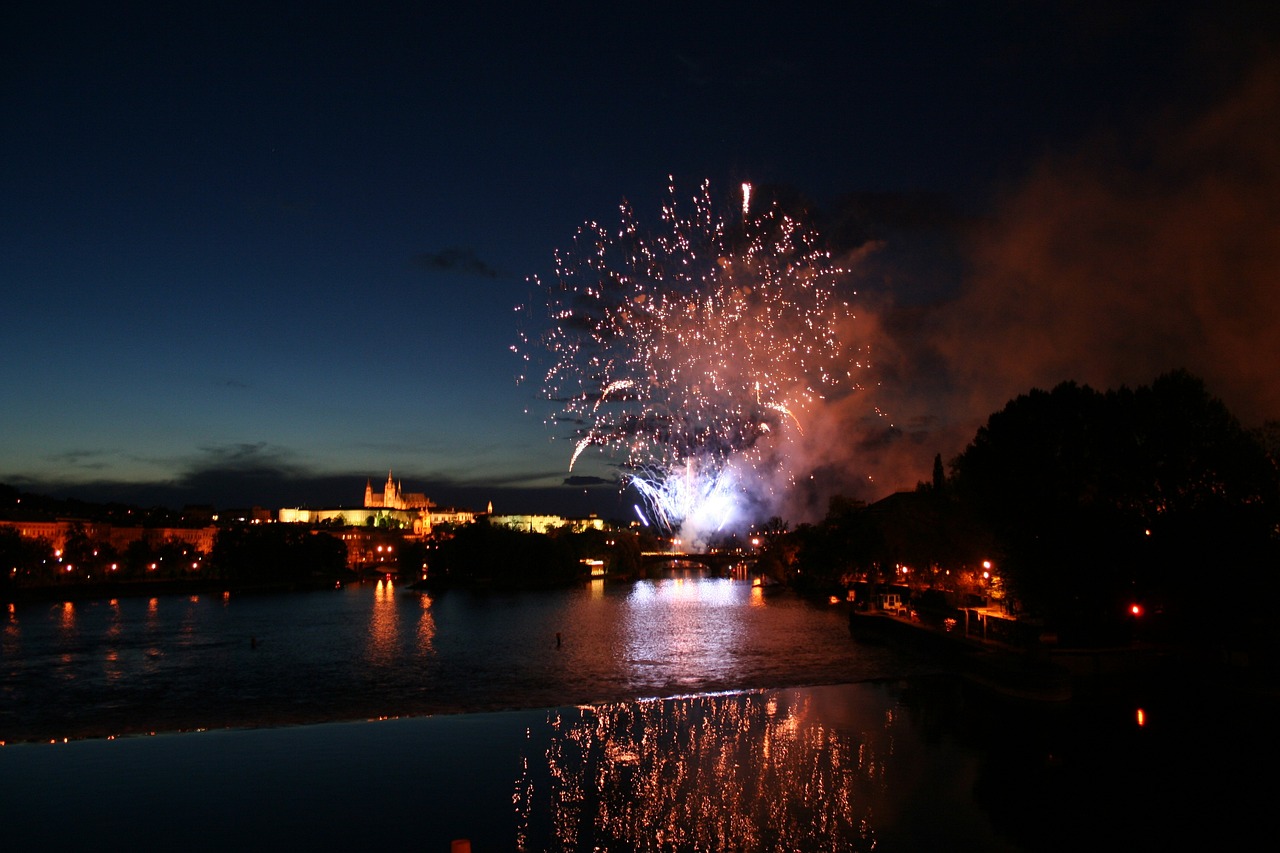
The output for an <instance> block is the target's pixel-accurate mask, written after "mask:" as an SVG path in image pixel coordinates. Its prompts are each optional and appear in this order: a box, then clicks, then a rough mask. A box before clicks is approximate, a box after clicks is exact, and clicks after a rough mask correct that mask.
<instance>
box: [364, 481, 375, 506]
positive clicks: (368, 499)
mask: <svg viewBox="0 0 1280 853" xmlns="http://www.w3.org/2000/svg"><path fill="white" fill-rule="evenodd" d="M364 505H365V506H373V481H371V480H365V481H364Z"/></svg>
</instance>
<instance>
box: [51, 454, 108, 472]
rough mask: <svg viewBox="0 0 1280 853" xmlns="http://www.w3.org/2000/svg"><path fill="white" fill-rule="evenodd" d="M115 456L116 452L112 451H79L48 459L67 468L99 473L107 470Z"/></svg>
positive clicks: (55, 455)
mask: <svg viewBox="0 0 1280 853" xmlns="http://www.w3.org/2000/svg"><path fill="white" fill-rule="evenodd" d="M113 456H115V452H114V451H110V450H85V449H77V450H66V451H63V452H62V453H56V454H53V455H51V456H49V457H48V458H49V459H50V460H51V461H53V462H56V463H58V465H60V466H63V467H66V468H78V469H80V470H87V471H97V470H102V469H104V468H106V467H107V464H108V462H107V460H108V459H109V458H110V457H113Z"/></svg>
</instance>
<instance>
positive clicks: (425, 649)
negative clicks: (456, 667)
mask: <svg viewBox="0 0 1280 853" xmlns="http://www.w3.org/2000/svg"><path fill="white" fill-rule="evenodd" d="M435 639H436V619H435V617H434V616H432V615H431V596H429V595H427V594H426V593H423V595H422V615H421V616H419V617H418V654H420V655H431V654H435Z"/></svg>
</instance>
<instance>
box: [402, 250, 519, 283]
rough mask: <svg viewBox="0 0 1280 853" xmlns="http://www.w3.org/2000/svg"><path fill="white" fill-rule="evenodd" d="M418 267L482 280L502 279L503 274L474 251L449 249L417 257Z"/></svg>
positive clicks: (415, 260)
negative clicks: (476, 277) (477, 277)
mask: <svg viewBox="0 0 1280 853" xmlns="http://www.w3.org/2000/svg"><path fill="white" fill-rule="evenodd" d="M413 262H414V264H415V265H416V266H419V267H422V268H423V269H426V270H429V271H431V272H443V273H458V274H461V275H470V276H479V277H481V278H500V277H501V276H502V275H503V273H502V272H501V271H499V270H498V269H496V268H494V267H491V266H489V264H487V263H485V262H484V261H483V260H481V259H480V257H479V256H478V255H477V254H476V253H475V251H474V250H472V249H459V248H447V249H441V250H439V251H436V252H423V253H421V254H418V255H415V256H414V258H413Z"/></svg>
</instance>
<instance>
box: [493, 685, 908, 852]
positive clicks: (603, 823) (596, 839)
mask: <svg viewBox="0 0 1280 853" xmlns="http://www.w3.org/2000/svg"><path fill="white" fill-rule="evenodd" d="M886 726H887V728H886V730H885V731H884V732H881V733H873V732H864V733H863V739H862V740H861V741H855V740H853V739H851V738H850V737H849V735H848V734H847V733H843V732H841V731H838V730H836V729H834V728H832V727H830V726H828V725H825V724H824V723H822V722H820V720H819V719H818V717H817V715H815V714H813V713H812V712H811V709H810V707H809V703H808V701H807V700H806V699H805V698H804V697H803V696H802V695H790V694H788V693H786V692H779V693H763V692H758V693H737V694H721V695H706V696H694V697H683V698H676V699H665V700H645V701H640V702H623V703H617V704H609V705H599V706H592V707H585V708H578V709H572V710H561V711H553V712H550V717H549V719H548V726H547V731H548V732H549V733H550V740H549V741H548V742H545V743H544V742H543V741H542V739H541V737H535V736H534V735H533V734H532V733H530V739H529V741H528V742H527V749H528V752H527V753H526V755H525V756H524V760H523V761H522V762H521V773H520V775H519V777H518V778H517V779H516V780H515V795H514V797H513V802H514V805H515V811H516V815H517V820H518V821H519V822H520V829H519V830H518V832H519V836H520V841H521V843H522V844H524V845H529V844H531V842H534V841H535V839H533V838H530V835H531V834H534V833H537V832H539V831H549V832H550V833H551V834H552V835H553V836H554V840H555V845H556V846H559V847H560V849H614V848H615V847H623V848H626V849H632V850H635V849H646V848H647V849H654V850H725V849H734V850H823V849H829V850H871V849H873V848H874V847H875V846H876V842H877V838H876V834H875V829H874V828H873V827H874V824H875V813H874V812H875V809H874V805H873V804H874V803H876V802H878V794H879V793H880V792H881V791H882V790H883V789H884V788H885V787H886V785H887V782H886V779H885V772H886V760H885V759H886V754H885V753H884V752H882V749H885V748H887V747H888V744H889V743H891V741H892V735H891V731H892V725H891V724H886ZM544 774H545V775H544ZM544 821H546V823H544ZM542 826H546V827H547V829H546V830H539V827H542ZM536 847H537V845H536V844H533V845H532V847H531V848H530V849H534V848H536Z"/></svg>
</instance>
